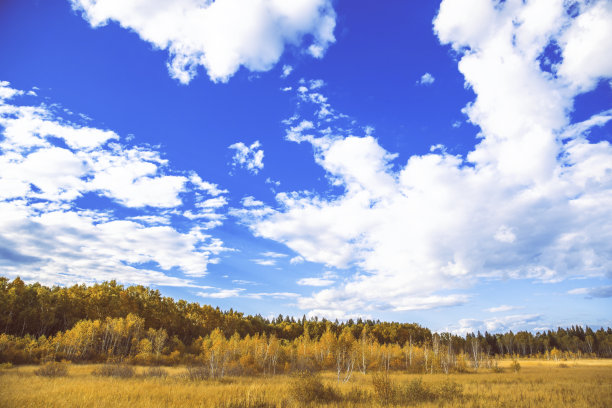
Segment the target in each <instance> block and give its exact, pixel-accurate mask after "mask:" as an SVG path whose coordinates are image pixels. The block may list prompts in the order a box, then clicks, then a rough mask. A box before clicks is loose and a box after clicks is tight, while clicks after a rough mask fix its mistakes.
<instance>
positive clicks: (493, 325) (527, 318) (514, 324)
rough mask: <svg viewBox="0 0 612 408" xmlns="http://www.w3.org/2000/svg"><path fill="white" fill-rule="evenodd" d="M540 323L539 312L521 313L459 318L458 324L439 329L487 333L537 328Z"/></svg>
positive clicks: (455, 331) (462, 332) (460, 332)
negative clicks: (487, 317) (485, 317)
mask: <svg viewBox="0 0 612 408" xmlns="http://www.w3.org/2000/svg"><path fill="white" fill-rule="evenodd" d="M541 324H542V316H541V315H539V314H522V315H511V316H504V317H493V318H490V319H485V320H479V319H461V320H459V324H458V326H455V327H449V328H446V329H444V330H441V331H448V332H451V333H453V334H457V335H465V334H467V333H476V332H478V331H480V332H485V331H487V332H489V333H505V332H508V331H510V330H512V331H515V332H516V331H519V330H532V331H535V330H538V329H539V328H538V327H536V326H537V325H541Z"/></svg>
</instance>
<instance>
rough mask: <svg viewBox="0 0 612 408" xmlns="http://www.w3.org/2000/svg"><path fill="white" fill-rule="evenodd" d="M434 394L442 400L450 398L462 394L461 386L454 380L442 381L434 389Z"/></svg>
mask: <svg viewBox="0 0 612 408" xmlns="http://www.w3.org/2000/svg"><path fill="white" fill-rule="evenodd" d="M435 393H436V396H437V397H438V398H442V399H444V400H452V399H454V398H457V397H461V396H462V395H463V386H462V385H461V384H458V383H456V382H454V381H450V380H447V381H444V382H443V383H441V384H439V385H438V387H437V389H436V390H435Z"/></svg>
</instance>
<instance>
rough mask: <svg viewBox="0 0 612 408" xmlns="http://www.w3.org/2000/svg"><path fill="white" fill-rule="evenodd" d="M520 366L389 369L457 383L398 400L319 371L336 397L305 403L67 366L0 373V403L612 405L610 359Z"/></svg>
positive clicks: (244, 383)
mask: <svg viewBox="0 0 612 408" xmlns="http://www.w3.org/2000/svg"><path fill="white" fill-rule="evenodd" d="M520 364H521V370H520V371H519V372H518V373H515V372H513V371H511V370H510V369H509V366H510V362H509V361H502V362H501V363H500V367H505V370H504V372H502V373H492V372H490V371H489V370H481V371H479V372H478V373H473V374H450V375H443V374H434V375H415V374H403V373H392V374H391V375H390V380H391V382H392V384H393V386H395V387H396V388H399V387H402V386H406V385H407V384H410V383H411V382H413V384H414V383H415V382H414V380H415V379H419V378H421V379H422V384H423V386H424V387H426V388H428V389H431V390H436V389H438V388H439V387H442V386H443V384H448V383H449V381H450V382H451V383H456V384H458V385H455V386H454V387H455V388H454V391H453V395H452V396H448V395H447V396H446V397H435V398H429V399H423V400H422V401H419V400H418V398H417V399H416V401H412V402H411V403H409V402H406V401H404V402H401V401H398V400H386V401H385V400H384V399H381V395H380V393H377V392H376V390H375V388H374V386H373V382H372V376H371V375H366V376H364V375H361V374H360V373H356V374H355V375H354V376H353V379H352V380H351V381H349V382H348V383H344V384H340V385H338V384H337V383H336V381H335V377H334V375H333V373H324V374H323V376H322V381H323V383H324V384H325V385H326V386H328V387H330V388H331V389H332V390H333V392H334V395H335V398H334V399H332V400H330V401H328V402H313V403H307V400H308V398H307V397H306V396H302V395H299V391H296V388H295V384H296V381H298V380H296V379H295V378H294V377H291V376H284V375H278V376H273V377H234V378H224V379H222V380H203V381H190V380H188V379H187V378H185V376H184V373H185V372H186V369H185V368H184V367H170V368H165V370H166V371H167V374H168V376H166V377H161V378H153V377H145V376H143V374H144V373H145V371H146V370H147V369H146V368H144V367H136V374H137V375H136V376H135V377H132V378H112V377H100V376H94V375H92V372H93V371H94V370H95V369H96V368H97V366H96V365H75V364H71V365H69V370H68V376H67V377H56V378H46V377H40V376H37V375H35V374H34V370H35V369H37V368H38V367H36V366H22V367H14V368H10V369H4V370H0V407H19V408H26V407H125V408H127V407H130V408H132V407H143V408H144V407H147V408H148V407H185V408H187V407H232V408H239V407H244V408H247V407H250V408H256V407H301V406H328V407H353V406H356V407H371V406H406V405H416V406H422V407H440V406H443V407H585V408H586V407H589V408H590V407H602V408H604V407H612V361H609V360H580V361H578V362H576V363H574V362H548V361H528V360H525V361H521V362H520Z"/></svg>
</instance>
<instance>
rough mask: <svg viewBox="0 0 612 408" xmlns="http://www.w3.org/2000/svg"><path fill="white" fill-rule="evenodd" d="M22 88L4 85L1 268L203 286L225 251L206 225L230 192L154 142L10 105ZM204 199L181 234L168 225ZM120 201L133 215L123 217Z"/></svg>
mask: <svg viewBox="0 0 612 408" xmlns="http://www.w3.org/2000/svg"><path fill="white" fill-rule="evenodd" d="M28 94H29V93H28ZM24 95H27V94H25V93H24V92H23V91H19V90H15V89H13V88H11V87H10V84H9V83H8V82H1V83H0V135H1V136H2V138H1V140H0V152H2V154H0V231H2V235H1V236H0V246H1V249H0V265H1V266H2V270H3V273H4V274H7V275H9V276H17V275H20V276H21V277H23V278H26V279H32V280H36V281H39V282H43V283H53V284H57V283H60V284H69V283H74V282H92V281H94V280H110V279H117V280H119V281H121V282H125V283H134V282H137V283H140V284H149V285H150V284H153V285H167V286H194V287H195V286H197V285H195V284H194V283H193V278H194V277H201V276H204V275H205V274H206V271H207V265H209V264H210V263H215V262H217V261H218V259H219V258H218V255H219V254H221V253H222V252H224V251H226V250H227V248H225V247H224V244H223V242H222V241H221V240H219V239H217V238H215V237H213V236H212V235H211V234H210V233H208V232H207V230H209V229H210V228H213V227H215V226H218V225H219V224H220V223H221V222H222V220H223V218H224V216H223V215H222V214H218V213H217V212H216V210H217V209H218V208H219V207H221V206H223V205H224V204H225V202H226V199H225V198H224V194H226V193H227V191H225V190H222V189H219V188H218V187H217V186H216V185H215V184H213V183H210V182H206V181H203V180H202V179H201V178H200V177H199V176H198V175H197V174H196V173H193V172H191V173H184V172H183V173H181V172H177V171H175V170H173V169H172V168H171V167H170V166H169V163H168V162H167V160H165V159H163V158H162V157H161V155H160V153H159V152H158V151H156V150H154V149H152V148H149V147H145V146H131V147H128V146H126V145H125V144H122V143H121V142H120V137H119V135H117V134H116V133H115V132H113V131H110V130H102V129H97V128H94V127H87V126H81V125H78V124H75V123H73V122H69V121H67V120H65V119H61V118H60V116H59V115H60V114H61V116H64V114H65V111H64V112H57V111H56V110H57V108H54V107H53V105H52V106H47V105H44V104H43V105H28V104H24V103H23V102H22V101H21V100H20V101H19V102H20V103H19V104H17V103H16V102H15V103H13V100H12V99H11V98H29V97H30V96H24ZM29 95H31V94H29ZM25 101H26V102H27V101H29V99H26V100H25ZM89 197H95V198H96V200H97V203H98V204H96V205H94V206H90V205H88V198H89ZM104 199H106V200H108V204H107V205H106V206H104V208H101V205H100V203H102V202H105V201H104ZM198 205H201V206H203V207H204V208H203V209H202V214H204V215H203V217H201V218H198V219H197V220H193V221H191V222H189V223H187V224H186V225H188V226H189V227H188V228H186V229H183V231H182V232H179V231H178V230H176V229H174V228H173V227H172V226H171V224H172V222H171V220H172V217H179V218H180V217H183V215H181V213H182V211H183V210H185V209H187V208H197V207H198ZM121 208H130V211H129V214H130V216H120V215H118V214H120V213H123V212H122V211H116V210H118V209H121ZM184 217H185V218H186V220H187V221H188V220H189V217H187V216H186V215H184ZM170 270H176V271H180V272H181V273H182V275H183V277H179V276H176V273H172V274H169V273H168V271H170Z"/></svg>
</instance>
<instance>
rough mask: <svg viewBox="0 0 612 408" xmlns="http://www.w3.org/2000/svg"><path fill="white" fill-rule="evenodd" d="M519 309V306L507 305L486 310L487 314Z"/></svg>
mask: <svg viewBox="0 0 612 408" xmlns="http://www.w3.org/2000/svg"><path fill="white" fill-rule="evenodd" d="M515 309H521V307H519V306H509V305H501V306H497V307H490V308H488V309H486V311H487V312H491V313H499V312H508V311H510V310H515Z"/></svg>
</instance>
